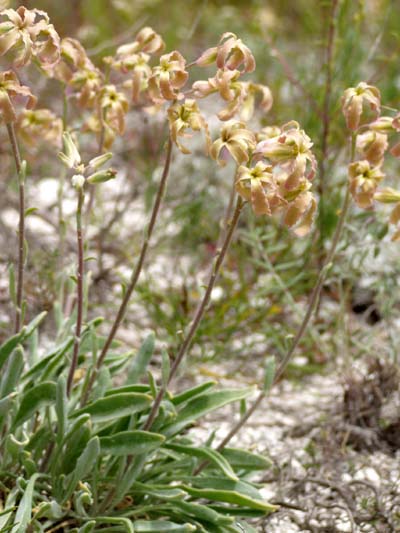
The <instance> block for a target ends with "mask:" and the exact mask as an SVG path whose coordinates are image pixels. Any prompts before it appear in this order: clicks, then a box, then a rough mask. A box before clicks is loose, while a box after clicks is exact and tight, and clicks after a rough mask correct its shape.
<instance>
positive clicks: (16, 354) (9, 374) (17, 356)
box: [0, 346, 24, 398]
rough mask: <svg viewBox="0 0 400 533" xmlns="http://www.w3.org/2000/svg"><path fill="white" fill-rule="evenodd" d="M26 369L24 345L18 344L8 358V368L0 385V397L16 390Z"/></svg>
mask: <svg viewBox="0 0 400 533" xmlns="http://www.w3.org/2000/svg"><path fill="white" fill-rule="evenodd" d="M23 369H24V351H23V349H22V346H17V348H16V349H15V350H14V351H13V353H12V355H11V357H10V359H9V360H8V365H7V368H6V370H5V372H4V374H3V378H2V380H1V385H0V398H4V396H8V394H10V393H11V392H13V391H14V390H15V387H16V385H17V383H18V381H19V378H20V376H21V374H22V371H23Z"/></svg>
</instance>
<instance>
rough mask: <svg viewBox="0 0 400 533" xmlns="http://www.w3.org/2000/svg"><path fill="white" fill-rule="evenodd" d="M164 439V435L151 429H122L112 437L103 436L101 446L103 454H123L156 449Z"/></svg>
mask: <svg viewBox="0 0 400 533" xmlns="http://www.w3.org/2000/svg"><path fill="white" fill-rule="evenodd" d="M164 441H165V437H164V436H163V435H158V434H157V433H150V432H149V431H121V432H120V433H116V434H115V435H111V437H101V438H100V446H101V453H102V454H110V455H112V456H123V455H134V454H141V453H146V452H148V451H151V450H155V449H156V448H158V447H159V446H161V444H162V443H163V442H164Z"/></svg>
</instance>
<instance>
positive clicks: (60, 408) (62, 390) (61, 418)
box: [56, 376, 68, 442]
mask: <svg viewBox="0 0 400 533" xmlns="http://www.w3.org/2000/svg"><path fill="white" fill-rule="evenodd" d="M67 402H68V398H67V384H66V381H65V377H64V376H60V377H59V378H58V381H57V390H56V414H57V420H58V431H57V440H58V441H59V442H61V441H62V439H63V437H64V434H65V430H66V427H67Z"/></svg>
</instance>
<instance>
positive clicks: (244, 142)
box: [210, 121, 256, 166]
mask: <svg viewBox="0 0 400 533" xmlns="http://www.w3.org/2000/svg"><path fill="white" fill-rule="evenodd" d="M255 145H256V139H255V135H254V133H253V132H252V131H250V130H248V129H247V128H246V125H245V124H244V123H243V122H235V121H230V122H227V123H226V124H225V125H224V126H223V127H222V128H221V135H220V137H219V138H218V139H217V140H216V141H214V142H213V144H212V146H211V149H210V155H211V157H212V158H213V159H215V160H216V161H218V163H219V164H220V165H221V166H224V165H226V158H225V157H226V154H227V153H229V154H230V155H231V156H232V157H233V159H234V160H235V161H236V163H237V164H238V165H242V164H243V163H246V162H247V161H248V160H249V159H250V152H251V151H252V150H253V149H254V147H255Z"/></svg>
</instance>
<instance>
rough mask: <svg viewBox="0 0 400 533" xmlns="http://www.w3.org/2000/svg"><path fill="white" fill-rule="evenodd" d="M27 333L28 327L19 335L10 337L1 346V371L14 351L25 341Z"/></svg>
mask: <svg viewBox="0 0 400 533" xmlns="http://www.w3.org/2000/svg"><path fill="white" fill-rule="evenodd" d="M25 332H26V326H24V327H23V328H22V329H21V331H20V332H19V333H17V334H16V335H13V336H12V337H10V338H9V339H8V340H6V341H5V342H4V343H3V344H2V345H1V346H0V369H1V368H2V366H3V365H4V363H5V362H6V361H7V359H8V357H9V356H10V354H11V353H12V352H13V350H14V349H15V348H16V347H17V346H18V344H20V343H21V342H22V341H23V339H24V335H25Z"/></svg>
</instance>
